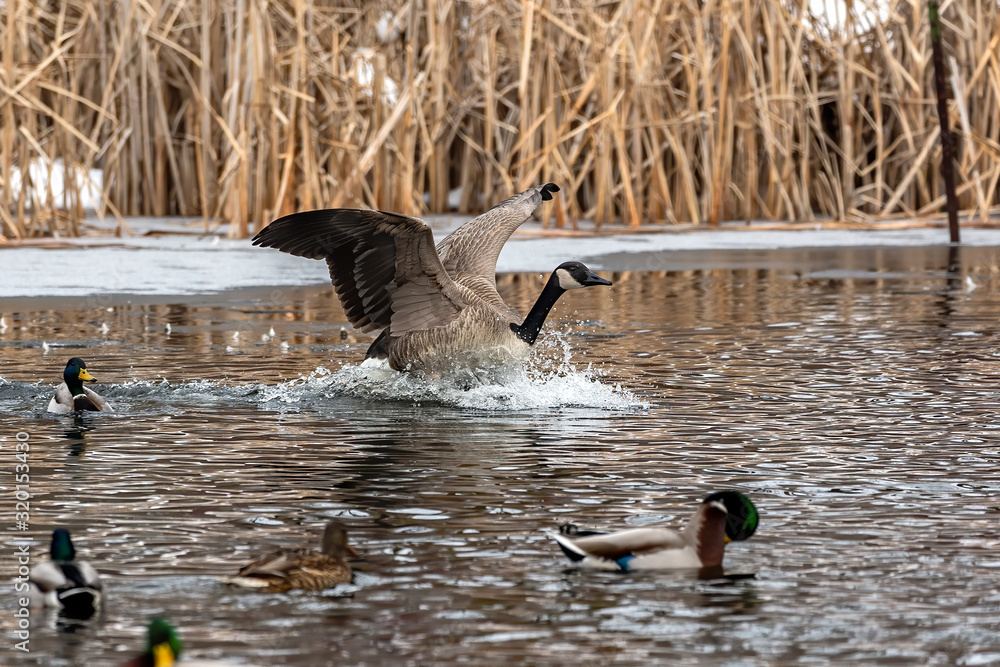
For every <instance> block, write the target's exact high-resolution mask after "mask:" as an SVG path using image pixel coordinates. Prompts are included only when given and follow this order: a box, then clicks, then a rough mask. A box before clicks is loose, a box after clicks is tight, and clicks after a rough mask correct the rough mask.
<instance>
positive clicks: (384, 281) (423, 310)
mask: <svg viewBox="0 0 1000 667" xmlns="http://www.w3.org/2000/svg"><path fill="white" fill-rule="evenodd" d="M253 244H254V245H257V246H262V247H266V248H277V249H278V250H281V251H283V252H287V253H289V254H292V255H297V256H299V257H308V258H311V259H325V260H326V263H327V265H328V266H329V267H330V279H331V281H332V282H333V286H334V289H335V290H336V292H337V297H338V298H339V299H340V303H341V305H342V306H343V307H344V312H345V313H346V314H347V318H348V320H349V321H350V322H351V324H353V325H354V326H355V327H356V328H358V329H360V330H361V331H374V330H377V329H384V328H385V327H387V326H389V325H390V324H391V325H392V332H393V335H401V334H404V333H407V332H409V331H419V330H422V329H431V328H434V327H439V326H444V325H445V324H448V323H449V322H451V321H452V320H453V319H455V317H457V315H458V313H459V312H460V311H461V309H462V308H463V307H465V306H466V305H467V303H468V298H469V295H468V294H467V290H464V289H463V288H462V287H460V286H459V285H458V284H456V283H455V281H454V280H452V279H451V277H450V276H449V275H448V273H447V272H446V271H445V270H444V267H443V266H442V264H441V259H440V258H439V257H438V255H437V252H436V251H435V249H434V237H433V235H432V233H431V228H430V227H429V226H428V225H427V223H426V222H424V221H423V220H420V219H418V218H411V217H408V216H405V215H399V214H396V213H385V212H383V211H371V210H355V209H324V210H317V211H306V212H303V213H293V214H292V215H288V216H285V217H283V218H280V219H278V220H275V221H274V222H272V223H271V224H270V225H268V226H267V227H265V228H264V229H263V230H261V231H260V232H259V233H258V234H257V235H256V236H255V237H254V239H253Z"/></svg>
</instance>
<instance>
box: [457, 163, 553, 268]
mask: <svg viewBox="0 0 1000 667" xmlns="http://www.w3.org/2000/svg"><path fill="white" fill-rule="evenodd" d="M553 192H559V186H557V185H556V184H555V183H546V184H544V185H539V186H537V187H534V188H530V189H528V190H525V191H524V192H521V193H519V194H516V195H514V196H513V197H510V198H509V199H505V200H504V201H502V202H500V203H499V204H497V205H496V206H494V207H493V208H491V209H490V210H488V211H486V212H485V213H483V214H482V215H480V216H478V217H476V218H473V219H472V220H470V221H469V222H467V223H465V224H464V225H462V226H461V227H459V228H458V229H456V230H455V231H454V232H452V233H451V234H449V235H448V236H447V237H445V239H444V240H443V241H441V243H439V244H438V246H437V252H438V255H439V256H440V257H441V263H442V264H443V265H444V268H445V270H446V271H448V274H449V275H451V276H452V277H457V276H458V275H460V274H467V275H475V276H482V277H484V278H488V279H489V280H490V281H491V282H494V281H495V278H496V272H497V258H498V257H499V256H500V251H501V250H502V249H503V246H504V244H505V243H507V240H508V239H509V238H510V235H511V234H513V233H514V230H515V229H517V228H518V227H520V226H521V225H522V224H524V222H525V221H526V220H527V219H528V218H529V217H531V214H532V213H533V212H534V211H535V209H536V208H538V205H539V204H541V203H542V202H543V201H548V200H550V199H552V193H553Z"/></svg>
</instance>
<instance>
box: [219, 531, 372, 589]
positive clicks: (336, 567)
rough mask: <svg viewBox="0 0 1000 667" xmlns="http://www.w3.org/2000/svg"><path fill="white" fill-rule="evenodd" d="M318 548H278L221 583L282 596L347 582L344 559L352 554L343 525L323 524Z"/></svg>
mask: <svg viewBox="0 0 1000 667" xmlns="http://www.w3.org/2000/svg"><path fill="white" fill-rule="evenodd" d="M321 549H322V550H321V551H313V550H311V549H278V550H277V551H275V552H273V553H269V554H267V555H266V556H263V557H261V558H258V559H257V560H255V561H254V562H252V563H250V564H249V565H246V566H244V567H242V568H240V571H239V572H238V573H237V574H236V576H235V577H227V578H226V579H224V580H223V581H224V582H225V583H228V584H234V585H236V586H243V587H245V588H257V589H263V590H267V591H269V592H272V593H284V592H285V591H290V590H292V589H293V588H299V589H302V590H306V591H321V590H324V589H326V588H331V587H332V586H336V585H337V584H346V583H349V582H350V581H351V578H352V576H353V573H352V572H351V565H350V563H348V562H347V556H348V554H351V555H354V554H355V553H356V552H355V551H354V549H352V548H351V547H350V546H349V545H348V544H347V531H346V530H345V529H344V526H343V524H341V523H339V522H337V521H331V522H329V523H328V524H326V528H325V529H324V531H323V542H322V547H321Z"/></svg>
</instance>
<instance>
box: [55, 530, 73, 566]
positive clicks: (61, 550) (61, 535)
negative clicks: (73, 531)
mask: <svg viewBox="0 0 1000 667" xmlns="http://www.w3.org/2000/svg"><path fill="white" fill-rule="evenodd" d="M49 557H50V558H52V560H54V561H56V562H64V563H68V562H70V561H72V560H73V559H75V558H76V548H75V547H74V546H73V540H71V539H70V538H69V531H68V530H66V529H65V528H56V529H55V530H53V531H52V544H50V545H49Z"/></svg>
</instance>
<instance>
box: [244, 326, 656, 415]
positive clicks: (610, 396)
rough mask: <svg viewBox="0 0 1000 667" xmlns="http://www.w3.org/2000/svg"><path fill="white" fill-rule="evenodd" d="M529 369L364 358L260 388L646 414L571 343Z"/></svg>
mask: <svg viewBox="0 0 1000 667" xmlns="http://www.w3.org/2000/svg"><path fill="white" fill-rule="evenodd" d="M549 347H551V348H553V349H555V350H556V351H557V353H558V354H557V355H556V356H555V358H552V355H547V354H542V355H538V356H537V357H536V359H537V360H536V361H534V362H532V363H529V364H527V365H524V366H521V365H515V366H505V367H501V368H491V369H459V370H457V371H456V372H455V373H453V374H450V375H446V376H441V377H427V376H423V375H420V374H415V373H403V372H399V371H394V370H392V369H391V368H389V366H388V365H387V364H386V363H385V362H384V361H375V360H366V361H364V362H362V363H361V364H345V365H344V366H342V367H341V368H340V369H338V370H336V371H333V372H331V371H330V370H328V369H327V368H325V367H319V368H317V369H316V370H314V371H313V372H312V373H310V374H309V375H307V376H303V377H300V378H298V379H296V380H291V381H289V382H285V383H282V384H279V385H271V386H267V387H262V388H261V396H262V399H261V400H262V401H264V402H269V401H278V402H283V403H298V402H300V401H302V400H304V399H308V398H315V397H317V396H322V397H327V398H334V397H339V396H346V397H351V398H356V399H361V400H366V401H383V402H405V403H412V404H418V405H427V404H430V405H443V406H450V407H457V408H468V409H475V410H485V411H491V412H499V411H524V410H538V409H551V408H568V407H574V408H581V407H582V408H598V409H611V410H644V409H647V408H648V407H649V404H648V403H647V402H645V401H642V400H641V399H639V398H638V397H636V396H635V395H634V394H633V393H632V392H630V391H628V390H627V389H625V388H623V387H621V386H620V385H618V384H615V385H607V384H604V383H602V382H601V379H600V378H601V376H602V373H600V372H599V371H597V370H595V369H593V368H591V367H590V366H588V367H587V368H586V369H584V370H580V369H577V368H576V367H575V366H574V365H573V364H572V362H571V346H570V344H569V342H568V341H566V340H562V339H555V340H554V341H553V342H551V343H550V344H549Z"/></svg>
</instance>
